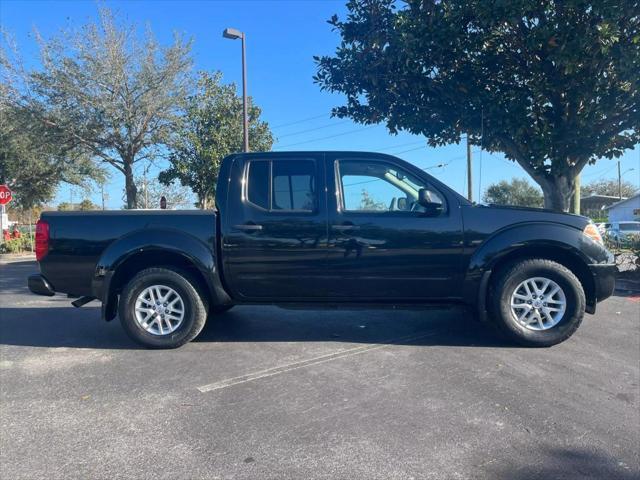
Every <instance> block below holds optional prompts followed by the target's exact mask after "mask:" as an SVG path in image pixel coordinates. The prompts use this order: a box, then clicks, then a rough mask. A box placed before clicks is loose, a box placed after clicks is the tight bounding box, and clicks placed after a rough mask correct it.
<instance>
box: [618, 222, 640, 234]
mask: <svg viewBox="0 0 640 480" xmlns="http://www.w3.org/2000/svg"><path fill="white" fill-rule="evenodd" d="M620 231H622V232H640V222H634V223H621V224H620Z"/></svg>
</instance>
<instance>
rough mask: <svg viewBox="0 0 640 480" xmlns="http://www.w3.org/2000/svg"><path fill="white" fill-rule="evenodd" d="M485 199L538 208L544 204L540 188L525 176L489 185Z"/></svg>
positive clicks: (495, 202)
mask: <svg viewBox="0 0 640 480" xmlns="http://www.w3.org/2000/svg"><path fill="white" fill-rule="evenodd" d="M484 201H485V202H486V203H491V204H495V205H516V206H519V207H536V208H541V207H542V206H543V204H544V199H543V197H542V193H540V190H538V189H537V188H536V187H534V186H533V185H531V184H530V183H529V182H527V180H525V179H524V178H512V179H511V181H510V182H507V181H506V180H502V181H501V182H498V183H494V184H493V185H489V187H488V188H487V190H486V191H485V193H484Z"/></svg>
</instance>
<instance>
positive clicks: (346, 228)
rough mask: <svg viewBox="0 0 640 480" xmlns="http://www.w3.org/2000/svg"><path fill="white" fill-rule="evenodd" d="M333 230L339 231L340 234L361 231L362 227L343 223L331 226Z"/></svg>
mask: <svg viewBox="0 0 640 480" xmlns="http://www.w3.org/2000/svg"><path fill="white" fill-rule="evenodd" d="M331 229H332V230H337V231H338V232H350V231H353V230H360V227H359V226H358V225H354V224H353V223H343V224H342V225H331Z"/></svg>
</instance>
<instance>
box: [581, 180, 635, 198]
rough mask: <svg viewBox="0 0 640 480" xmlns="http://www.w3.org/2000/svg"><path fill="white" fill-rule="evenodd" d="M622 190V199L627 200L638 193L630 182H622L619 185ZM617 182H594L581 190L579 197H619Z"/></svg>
mask: <svg viewBox="0 0 640 480" xmlns="http://www.w3.org/2000/svg"><path fill="white" fill-rule="evenodd" d="M620 186H621V187H622V188H621V189H620V190H621V193H622V197H624V198H629V197H632V196H634V195H635V194H636V193H637V192H638V188H637V187H636V186H635V185H634V184H633V183H631V182H627V181H625V180H623V181H622V182H621V185H620ZM619 193H620V192H619V190H618V181H617V180H595V181H593V182H591V183H589V184H587V185H584V186H583V187H582V188H581V195H582V196H583V197H588V196H589V195H608V196H610V197H617V196H618V195H619Z"/></svg>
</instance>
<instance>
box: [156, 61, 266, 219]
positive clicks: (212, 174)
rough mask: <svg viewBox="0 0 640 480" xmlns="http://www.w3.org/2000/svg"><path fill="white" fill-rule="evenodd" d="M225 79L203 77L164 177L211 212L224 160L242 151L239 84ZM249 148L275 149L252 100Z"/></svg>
mask: <svg viewBox="0 0 640 480" xmlns="http://www.w3.org/2000/svg"><path fill="white" fill-rule="evenodd" d="M221 80H222V74H220V73H219V72H218V73H215V74H213V75H210V74H208V73H204V72H202V73H200V78H199V81H198V90H197V92H196V93H195V94H194V95H192V96H190V97H189V98H188V100H187V107H186V112H185V116H184V118H183V119H182V122H181V123H180V125H179V127H178V129H177V131H176V135H175V142H174V144H173V146H172V152H171V155H170V156H169V161H170V164H171V166H170V167H169V169H167V170H165V171H163V172H161V173H160V175H159V179H160V181H161V182H162V183H163V184H165V185H169V184H170V183H171V182H173V181H174V180H179V181H180V182H181V184H182V185H184V186H188V187H190V188H191V189H192V190H193V192H194V193H195V194H196V195H197V197H198V206H199V207H200V208H211V207H212V206H213V199H214V195H215V187H216V181H217V179H218V172H219V169H220V162H221V160H222V159H223V158H224V157H225V156H227V155H229V154H231V153H234V152H240V151H242V135H243V133H242V98H241V97H238V95H237V94H236V86H235V84H233V83H232V84H227V85H225V84H222V83H221ZM249 100H250V101H249V108H248V114H249V146H250V149H251V151H268V150H271V146H272V145H273V136H272V134H271V130H270V129H269V125H268V124H267V123H266V122H264V121H261V120H260V113H261V110H260V108H258V107H257V106H255V105H254V104H253V102H252V101H251V99H249Z"/></svg>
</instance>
